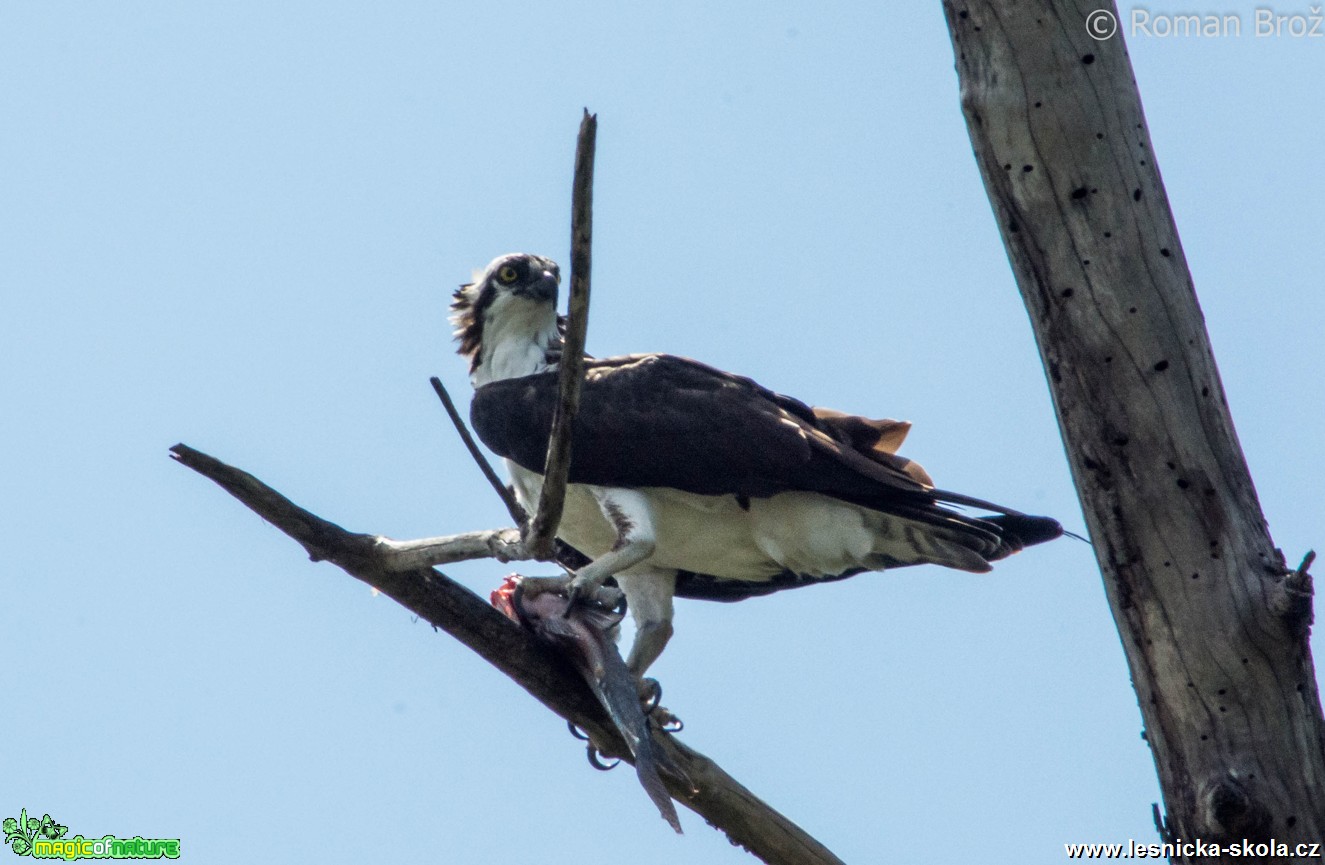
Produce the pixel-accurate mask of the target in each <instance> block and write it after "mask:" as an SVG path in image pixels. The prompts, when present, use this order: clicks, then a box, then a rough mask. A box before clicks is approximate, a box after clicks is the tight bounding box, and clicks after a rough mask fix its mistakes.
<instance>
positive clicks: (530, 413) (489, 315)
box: [451, 253, 1062, 676]
mask: <svg viewBox="0 0 1325 865" xmlns="http://www.w3.org/2000/svg"><path fill="white" fill-rule="evenodd" d="M560 281H561V276H560V271H559V269H558V268H557V265H556V263H555V262H553V261H551V260H549V259H547V258H542V257H540V256H536V255H527V254H522V253H516V254H511V255H503V256H501V257H499V258H497V259H495V260H494V261H493V262H492V263H491V264H489V265H488V266H487V268H485V269H484V270H483V271H482V273H480V274H477V275H476V277H475V279H474V282H472V283H470V284H467V285H463V286H461V287H460V289H459V290H457V291H456V292H455V296H454V301H453V303H452V305H451V309H452V318H451V320H452V322H453V323H454V324H455V326H456V332H455V336H456V339H457V341H458V342H459V353H460V354H461V355H463V356H465V357H467V358H468V359H469V374H470V381H471V383H472V384H473V386H474V400H473V403H472V405H471V408H470V420H471V423H472V424H473V426H474V429H475V431H476V432H477V433H478V436H479V438H480V439H481V440H482V441H483V443H484V444H485V445H487V446H488V447H489V448H490V449H491V450H492V451H494V452H495V453H497V454H498V455H499V456H501V457H503V458H504V459H505V461H506V465H507V468H508V469H509V471H510V476H511V481H512V485H513V486H514V488H515V493H516V497H517V498H518V499H519V501H520V503H521V504H522V505H523V506H524V508H525V510H526V511H529V512H531V513H532V511H533V509H534V508H535V507H536V506H537V502H538V498H539V493H540V491H541V489H542V482H543V477H542V474H541V472H542V470H543V464H544V460H545V458H546V454H547V445H548V436H549V431H550V429H551V424H552V412H553V407H554V406H555V405H556V403H557V364H558V361H559V359H560V352H561V346H562V333H563V331H564V326H565V322H564V320H563V319H562V318H561V317H559V316H558V315H557V310H556V306H557V293H558V286H559V285H560ZM909 429H910V424H908V423H905V422H901V421H893V420H871V419H869V418H863V417H855V416H853V415H848V414H843V413H842V412H837V411H833V410H831V409H824V408H812V407H810V406H808V405H806V404H805V403H802V402H800V401H798V400H795V399H792V398H791V397H788V396H783V395H782V394H778V393H774V392H773V391H770V390H768V389H766V388H764V387H761V386H760V385H758V384H756V383H755V382H754V381H752V380H750V379H748V378H744V377H741V376H738V375H733V374H731V373H728V372H723V371H721V370H717V369H714V368H713V367H710V366H706V365H704V364H702V363H699V362H698V361H694V360H690V359H688V358H683V357H676V356H674V355H667V354H637V355H628V356H625V357H610V358H604V359H593V358H589V359H587V360H586V372H585V380H584V383H583V389H582V391H581V397H580V408H579V412H578V414H577V415H576V417H575V421H574V424H573V426H572V430H571V443H572V446H571V464H570V482H569V484H568V488H567V491H566V500H565V510H564V514H563V517H562V520H561V526H560V528H559V529H558V531H557V536H558V537H559V538H560V539H562V540H563V541H565V542H566V543H567V544H570V545H571V546H572V547H574V548H575V549H576V550H579V551H580V552H581V553H583V554H584V555H586V556H588V557H589V558H590V559H591V561H590V563H589V564H588V565H586V566H585V567H583V568H580V569H579V570H578V571H577V572H576V573H575V574H574V575H573V577H571V578H570V579H569V581H568V585H569V588H570V590H571V592H572V595H573V596H574V595H580V594H584V593H587V592H592V591H593V590H596V589H597V588H598V587H599V586H601V585H602V584H603V583H604V581H605V580H607V579H608V578H609V577H614V578H615V579H616V582H617V584H618V585H619V586H620V587H621V589H622V591H624V593H625V596H626V602H627V605H628V607H629V609H630V611H631V613H632V615H633V616H634V619H635V622H636V625H637V632H636V637H635V643H634V645H633V646H632V647H631V650H630V655H629V657H628V659H627V664H628V665H629V667H630V670H631V671H632V672H633V673H634V674H635V675H636V676H642V675H643V673H644V671H645V670H646V669H648V667H649V665H650V664H651V663H653V661H654V660H656V659H657V657H658V655H659V654H660V653H661V652H662V650H663V647H664V646H665V645H666V644H667V641H668V640H669V639H670V637H671V635H672V599H673V597H674V596H677V595H680V596H683V597H687V596H688V597H700V598H709V599H713V600H739V599H741V598H746V597H750V596H753V595H760V594H767V593H768V592H771V591H775V590H777V589H781V588H789V587H794V586H801V585H807V584H810V583H816V582H825V581H829V580H837V579H842V578H844V577H848V576H851V575H853V574H858V573H860V572H862V571H882V570H885V569H888V568H897V567H904V566H907V565H917V564H922V563H930V564H936V565H943V566H945V567H949V568H956V569H958V570H962V571H971V572H975V573H983V572H985V571H988V570H990V564H989V563H990V562H992V561H995V560H997V559H1001V558H1004V557H1005V556H1008V555H1011V554H1012V553H1015V552H1017V551H1018V550H1020V549H1022V548H1023V547H1025V546H1029V545H1031V544H1037V543H1041V542H1043V541H1048V540H1051V539H1053V538H1056V537H1058V536H1059V535H1060V534H1062V527H1061V526H1059V524H1058V523H1057V522H1056V521H1054V520H1052V519H1049V518H1048V517H1035V516H1027V515H1024V514H1020V513H1018V512H1016V511H1012V510H1009V509H1007V508H1003V507H1000V506H998V505H994V504H990V503H989V502H985V501H982V500H980V499H975V498H971V497H970V496H965V495H961V494H958V493H952V492H947V491H945V490H941V489H936V488H935V487H934V484H933V481H932V480H931V479H930V477H929V475H928V474H926V473H925V471H924V469H922V468H921V467H920V466H919V465H917V464H916V463H914V462H912V461H910V460H907V459H904V458H902V457H900V456H898V455H897V448H898V447H899V446H900V445H901V443H902V440H903V438H905V436H906V434H907V431H908V430H909ZM952 505H958V506H969V507H976V508H981V509H983V510H987V511H992V512H994V513H993V514H992V515H989V516H980V517H974V516H968V515H966V514H964V513H961V512H959V511H957V510H954V509H953V508H952V507H950V506H952Z"/></svg>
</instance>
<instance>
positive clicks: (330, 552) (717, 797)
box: [170, 444, 842, 865]
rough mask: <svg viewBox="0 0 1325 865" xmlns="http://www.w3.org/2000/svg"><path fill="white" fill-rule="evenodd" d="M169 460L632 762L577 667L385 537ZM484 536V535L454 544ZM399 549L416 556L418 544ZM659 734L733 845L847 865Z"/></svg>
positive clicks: (202, 466)
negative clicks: (413, 562) (394, 561)
mask: <svg viewBox="0 0 1325 865" xmlns="http://www.w3.org/2000/svg"><path fill="white" fill-rule="evenodd" d="M170 451H171V455H172V456H173V457H174V458H175V460H176V461H178V462H180V463H182V464H183V465H185V466H187V467H189V468H191V469H193V470H194V471H196V472H198V473H199V474H201V475H203V476H204V477H207V478H210V479H211V480H213V481H215V482H216V483H217V484H218V485H220V486H221V488H222V489H224V490H226V492H228V493H230V494H231V495H232V496H234V497H235V498H237V499H239V501H240V502H241V503H243V504H244V505H245V506H247V507H248V508H249V509H250V510H252V511H253V512H254V513H256V514H257V515H258V516H260V517H262V518H263V519H265V520H267V521H268V522H269V523H271V524H272V525H274V526H275V527H276V528H278V529H280V530H281V531H282V532H284V533H285V534H287V535H289V536H290V537H291V538H293V539H294V540H296V541H298V542H299V543H300V544H302V545H303V547H304V549H305V550H307V551H308V554H309V556H310V557H311V558H313V560H315V561H322V560H325V561H329V562H332V563H333V564H335V565H337V566H338V567H340V568H341V569H342V570H344V571H345V572H346V573H348V574H350V576H352V577H355V578H356V579H358V580H362V581H363V582H365V583H367V584H368V585H370V586H373V587H374V588H377V589H379V590H380V591H381V592H382V593H383V594H385V595H387V596H388V597H391V598H393V599H395V600H396V601H397V602H399V603H400V604H401V605H402V606H404V607H405V608H406V609H408V610H410V611H411V612H413V613H414V614H415V615H417V616H418V617H419V618H421V619H423V620H424V621H426V622H428V623H430V624H432V625H433V626H434V627H435V628H438V629H440V630H443V631H446V632H447V633H448V634H450V635H451V636H453V637H455V638H456V639H457V640H459V641H460V642H461V643H464V644H465V645H466V646H468V647H469V648H470V649H472V650H474V652H476V653H477V654H478V655H479V656H480V657H482V658H483V659H484V660H486V661H487V662H488V663H490V664H492V665H493V666H494V667H496V668H497V669H498V670H500V671H501V672H503V673H505V674H506V675H507V676H509V677H510V678H511V679H512V680H514V681H515V682H516V683H517V684H518V685H520V686H521V687H522V688H524V689H525V690H526V691H528V692H529V693H530V694H532V695H533V696H534V697H535V698H536V699H537V700H538V701H539V702H541V703H543V705H545V706H547V707H548V708H549V709H551V710H552V711H553V712H555V713H557V714H558V715H560V716H561V717H562V718H565V719H566V720H568V721H570V722H571V723H573V724H574V725H575V726H576V727H578V728H580V729H581V730H583V731H585V732H586V733H587V734H588V735H589V736H590V738H591V739H592V740H593V743H594V746H595V747H596V748H597V749H598V750H599V751H600V752H601V753H602V754H603V755H604V756H606V757H620V758H621V759H623V760H626V761H627V762H632V757H631V756H630V749H629V748H628V747H627V745H626V743H625V741H623V740H622V738H621V736H620V734H619V733H618V732H617V730H616V728H615V727H614V726H613V724H612V722H611V720H609V719H608V717H607V713H606V712H605V711H604V709H603V707H602V704H601V703H599V702H598V700H597V698H596V697H594V695H593V693H592V691H590V690H589V686H588V685H587V684H586V683H585V681H584V679H583V678H581V677H580V676H579V675H578V674H577V673H576V672H575V671H574V669H573V668H572V667H571V665H570V663H569V662H568V661H567V660H566V659H565V658H564V657H563V656H562V655H561V654H559V653H558V652H556V651H554V650H553V649H551V648H550V647H549V646H547V645H545V644H543V643H541V642H539V641H538V639H537V638H535V637H534V636H533V635H532V634H530V633H529V632H528V631H526V630H524V629H522V628H520V627H519V626H517V625H516V624H514V623H513V622H511V621H510V620H509V619H507V618H506V617H505V616H503V615H502V614H501V613H499V612H497V611H496V610H495V609H493V608H492V607H491V606H490V605H489V604H488V603H486V602H485V601H483V600H482V599H481V598H479V597H478V596H477V595H475V594H474V593H473V592H471V591H470V590H469V589H467V588H465V587H464V586H462V585H460V584H459V583H456V582H454V581H453V580H451V579H449V578H448V577H446V576H445V575H443V574H442V573H441V572H439V571H436V570H434V569H432V568H414V569H410V570H402V571H397V570H393V569H392V568H391V567H390V566H389V563H388V562H387V561H386V560H384V558H383V555H384V549H383V543H382V540H383V539H381V538H380V537H378V536H375V535H369V534H361V533H356V532H349V531H346V530H345V529H343V528H341V527H340V526H338V525H336V524H335V523H332V522H329V521H327V520H325V519H323V518H321V517H319V516H317V515H316V514H313V513H310V512H309V511H306V510H304V509H303V508H301V507H299V506H298V505H296V504H294V503H293V502H291V501H290V500H289V499H287V498H286V497H285V496H283V495H281V494H280V493H278V492H277V491H276V490H274V489H272V488H271V487H269V486H267V485H266V484H264V483H263V482H262V481H260V480H258V479H257V478H255V477H254V476H253V475H251V474H248V473H247V472H245V471H242V470H241V469H238V468H235V467H233V466H230V465H227V464H225V463H223V462H221V461H220V460H218V459H216V458H215V457H211V456H208V455H207V454H205V453H202V452H201V451H197V450H194V449H193V448H191V447H188V446H187V445H182V444H178V445H175V446H174V447H173V448H171V449H170ZM478 534H483V533H471V534H470V535H457V536H454V537H455V538H457V539H458V538H470V537H474V536H475V535H478ZM494 534H499V533H494ZM393 543H394V544H396V545H398V546H400V547H405V548H408V547H410V546H411V545H412V544H414V543H415V542H409V541H405V542H401V541H397V542H393ZM386 546H390V544H387V545H386ZM651 732H652V735H653V743H654V745H655V746H656V747H657V748H658V749H659V750H660V751H662V753H663V754H664V755H665V757H666V758H667V759H668V760H670V761H671V763H672V764H673V765H675V766H676V767H677V768H678V769H679V770H680V776H679V777H678V776H676V775H673V774H672V773H670V772H667V773H665V774H664V775H663V781H664V783H665V784H666V785H667V790H668V792H669V793H670V794H671V795H672V797H673V798H675V799H676V800H677V801H678V802H680V803H681V804H683V805H685V806H686V807H687V808H690V809H691V810H692V811H694V812H695V813H697V814H699V815H700V816H701V817H703V818H704V819H705V820H706V821H707V822H709V823H710V824H712V825H713V826H715V827H717V828H719V829H721V830H722V831H723V832H725V833H726V834H727V837H728V838H730V839H731V841H732V843H734V844H739V845H741V846H742V847H745V848H746V849H747V850H749V851H750V852H751V853H753V854H754V855H755V856H757V857H759V858H760V859H762V860H763V861H764V862H767V863H769V865H842V862H841V860H840V859H838V858H837V857H836V856H834V855H833V854H832V852H831V851H829V850H828V849H827V848H826V847H824V846H823V845H822V844H820V843H819V842H818V841H817V840H815V839H814V838H813V837H811V836H810V835H808V834H807V833H806V832H805V831H804V830H803V829H801V828H800V827H799V826H797V825H796V824H795V823H793V822H791V821H790V820H788V819H787V818H786V817H784V816H783V815H782V814H779V813H778V812H777V811H775V810H773V809H772V808H770V807H769V806H768V805H767V804H766V803H764V802H763V801H761V800H760V799H759V798H757V797H756V796H755V795H754V794H753V793H751V792H750V791H749V790H747V789H746V788H745V787H743V786H742V785H741V784H740V783H738V782H737V781H736V780H735V779H734V778H732V777H731V776H730V775H728V774H727V773H726V772H724V771H723V770H722V769H721V768H720V767H719V766H718V765H717V764H716V763H714V762H713V761H712V760H710V759H709V758H708V757H705V756H704V755H703V754H700V753H699V752H697V751H694V750H692V749H690V748H688V747H686V746H685V745H683V744H682V743H680V742H678V741H677V740H676V739H675V738H673V737H672V736H671V735H670V734H668V733H664V732H662V731H661V730H656V729H655V730H652V731H651Z"/></svg>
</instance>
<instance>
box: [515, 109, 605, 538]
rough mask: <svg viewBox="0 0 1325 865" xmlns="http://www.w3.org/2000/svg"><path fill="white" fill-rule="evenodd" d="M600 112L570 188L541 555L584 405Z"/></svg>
mask: <svg viewBox="0 0 1325 865" xmlns="http://www.w3.org/2000/svg"><path fill="white" fill-rule="evenodd" d="M597 134H598V116H597V115H595V114H590V113H589V111H588V109H585V112H584V119H583V120H582V121H581V122H580V135H579V140H578V142H577V143H576V147H575V181H574V187H573V190H572V193H571V255H570V259H571V268H570V306H569V310H568V320H567V323H566V338H565V343H564V344H563V346H562V351H561V370H560V379H559V380H558V400H557V406H556V409H554V411H553V414H552V432H551V435H550V437H549V440H548V448H547V462H546V463H545V465H544V469H543V492H542V494H541V495H540V496H539V500H538V513H537V514H535V515H534V519H533V522H532V524H531V526H530V530H529V534H528V536H527V537H526V542H527V543H528V545H529V548H530V549H531V550H532V551H533V552H534V554H535V555H537V556H538V558H540V559H542V560H544V561H546V560H548V559H551V558H552V557H553V552H554V539H555V537H556V534H557V527H558V526H559V525H561V510H562V506H563V505H564V504H565V500H566V480H567V477H568V476H569V473H570V460H571V425H572V424H573V423H574V422H575V413H576V412H577V411H579V408H580V383H581V382H582V381H583V380H584V341H585V336H586V335H587V333H588V329H589V270H590V264H591V261H592V257H591V254H590V253H591V247H592V241H593V163H594V142H595V137H596V135H597Z"/></svg>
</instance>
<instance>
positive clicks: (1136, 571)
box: [943, 0, 1325, 862]
mask: <svg viewBox="0 0 1325 865" xmlns="http://www.w3.org/2000/svg"><path fill="white" fill-rule="evenodd" d="M943 6H944V11H945V13H946V16H947V20H948V27H949V30H950V31H951V34H952V42H953V52H954V54H955V55H956V59H957V72H958V76H959V78H960V81H961V98H962V110H963V113H964V114H965V117H966V121H967V130H968V131H969V132H970V135H971V141H972V144H973V145H974V149H975V155H976V161H977V163H978V164H979V167H980V172H981V174H982V176H983V178H984V182H985V189H986V191H987V192H988V194H989V198H990V201H991V203H992V204H993V208H994V213H995V216H996V218H997V221H998V227H999V229H1000V231H1001V232H1002V235H1003V242H1004V245H1005V246H1006V247H1007V251H1008V258H1009V259H1010V261H1011V264H1012V269H1013V271H1014V273H1015V274H1016V277H1017V284H1018V287H1019V288H1020V289H1021V294H1022V298H1023V300H1024V301H1025V303H1026V308H1027V310H1028V311H1029V313H1030V319H1031V324H1032V326H1033V327H1034V329H1035V335H1036V340H1037V342H1038V344H1039V348H1040V353H1041V356H1042V358H1043V360H1044V365H1045V370H1046V372H1047V373H1048V378H1049V386H1050V390H1051V392H1052V393H1053V398H1054V406H1055V408H1056V410H1057V412H1058V420H1059V425H1060V427H1061V429H1062V432H1063V440H1064V443H1065V445H1066V448H1067V452H1068V458H1069V461H1070V464H1071V467H1072V475H1073V478H1074V480H1075V481H1076V485H1077V491H1078V493H1079V495H1080V497H1081V503H1082V506H1083V509H1084V511H1085V515H1086V520H1087V524H1088V525H1089V527H1090V535H1091V539H1092V540H1093V542H1094V549H1095V553H1096V556H1097V557H1098V559H1099V564H1100V568H1101V570H1102V572H1103V575H1104V585H1105V588H1106V591H1107V594H1108V597H1109V604H1110V607H1111V608H1112V610H1113V615H1114V619H1115V621H1116V622H1117V624H1118V630H1119V633H1120V634H1121V636H1122V641H1123V647H1124V649H1125V651H1126V653H1127V659H1128V664H1129V666H1130V667H1131V674H1132V681H1133V684H1134V686H1135V688H1136V692H1137V696H1138V698H1139V702H1140V705H1141V713H1142V716H1143V717H1144V719H1145V726H1146V741H1147V742H1148V743H1149V745H1150V747H1151V749H1152V752H1153V754H1154V758H1155V764H1156V767H1157V769H1158V772H1159V779H1160V786H1161V787H1162V789H1163V791H1164V801H1165V805H1166V810H1167V817H1166V818H1165V817H1164V816H1157V820H1156V823H1157V825H1159V826H1162V827H1165V831H1166V832H1167V834H1168V835H1169V836H1171V837H1175V838H1181V839H1187V840H1192V839H1198V838H1199V839H1203V840H1204V841H1207V842H1216V843H1221V844H1229V843H1241V842H1242V840H1243V839H1247V840H1253V841H1266V840H1268V839H1270V838H1273V839H1275V840H1276V841H1282V842H1286V843H1288V844H1295V843H1298V842H1303V843H1308V844H1310V843H1314V842H1318V841H1320V840H1321V838H1322V837H1325V720H1322V716H1321V707H1320V695H1319V693H1318V690H1317V684H1316V673H1315V667H1314V664H1313V661H1312V657H1311V651H1310V647H1309V646H1308V643H1307V636H1308V632H1309V629H1310V628H1309V625H1310V621H1311V594H1310V593H1311V581H1310V577H1309V575H1308V574H1307V572H1306V569H1307V567H1308V566H1309V565H1310V560H1309V559H1308V560H1307V561H1304V562H1303V566H1302V567H1301V568H1299V569H1298V570H1297V571H1291V570H1290V569H1289V568H1287V567H1286V565H1285V563H1284V560H1283V556H1282V555H1281V554H1280V552H1279V551H1278V550H1276V549H1275V547H1274V543H1273V541H1272V540H1271V538H1270V535H1269V532H1268V529H1267V527H1266V524H1265V518H1264V515H1263V514H1262V512H1261V508H1260V503H1259V502H1258V501H1257V497H1256V490H1255V487H1254V486H1253V484H1252V479H1251V475H1250V472H1249V471H1248V468H1247V464H1246V461H1245V460H1244V458H1243V455H1242V450H1241V448H1240V446H1239V444H1238V440H1237V434H1236V433H1235V431H1234V428H1233V420H1232V417H1231V416H1230V414H1229V410H1228V404H1227V402H1226V400H1225V398H1224V391H1223V387H1222V386H1221V384H1220V380H1219V371H1218V369H1217V368H1216V366H1215V359H1214V354H1213V352H1212V350H1211V346H1210V339H1209V335H1208V334H1207V333H1206V329H1205V324H1204V319H1203V317H1202V315H1201V310H1200V308H1199V306H1198V305H1197V302H1196V294H1195V291H1194V290H1193V286H1192V280H1191V274H1190V272H1189V271H1188V268H1187V262H1186V260H1185V257H1184V255H1183V250H1182V245H1181V243H1180V242H1179V239H1178V232H1177V228H1176V226H1175V224H1174V219H1173V213H1172V212H1171V210H1170V208H1169V202H1168V199H1167V196H1166V195H1165V191H1164V185H1163V182H1162V181H1161V179H1160V175H1159V169H1158V166H1157V165H1156V162H1155V155H1154V152H1153V147H1152V143H1151V140H1150V136H1149V135H1148V133H1147V130H1146V123H1145V117H1144V115H1143V113H1142V109H1141V99H1140V95H1139V94H1138V93H1137V89H1136V82H1135V80H1134V78H1133V73H1132V67H1131V63H1130V62H1129V60H1128V57H1127V50H1126V46H1125V45H1124V44H1123V37H1122V34H1121V33H1117V32H1116V30H1117V9H1116V8H1114V6H1113V4H1112V3H1099V2H1098V0H1079V2H1073V0H1031V2H1026V0H963V2H956V0H944V4H943ZM1111 31H1112V32H1111ZM1092 35H1094V37H1095V38H1092ZM1174 861H1183V862H1188V861H1194V857H1193V856H1192V855H1191V854H1190V853H1182V852H1179V854H1178V855H1176V856H1175V857H1174ZM1201 861H1214V860H1205V859H1202V860H1201ZM1220 861H1222V860H1220ZM1230 861H1237V860H1230Z"/></svg>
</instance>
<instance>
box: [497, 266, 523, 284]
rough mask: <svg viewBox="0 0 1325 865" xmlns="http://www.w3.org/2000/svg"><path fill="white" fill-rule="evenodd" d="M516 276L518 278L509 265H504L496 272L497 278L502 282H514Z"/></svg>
mask: <svg viewBox="0 0 1325 865" xmlns="http://www.w3.org/2000/svg"><path fill="white" fill-rule="evenodd" d="M517 276H519V274H518V273H516V272H515V268H513V267H511V266H510V265H509V264H507V265H504V266H503V267H502V269H501V270H499V271H497V278H498V279H500V280H501V281H502V282H507V283H509V282H515V278H516V277H517Z"/></svg>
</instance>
